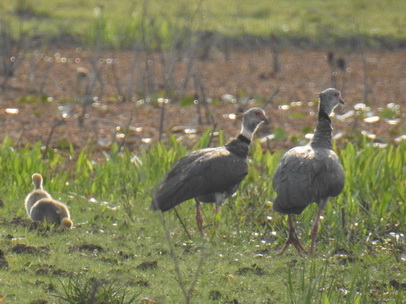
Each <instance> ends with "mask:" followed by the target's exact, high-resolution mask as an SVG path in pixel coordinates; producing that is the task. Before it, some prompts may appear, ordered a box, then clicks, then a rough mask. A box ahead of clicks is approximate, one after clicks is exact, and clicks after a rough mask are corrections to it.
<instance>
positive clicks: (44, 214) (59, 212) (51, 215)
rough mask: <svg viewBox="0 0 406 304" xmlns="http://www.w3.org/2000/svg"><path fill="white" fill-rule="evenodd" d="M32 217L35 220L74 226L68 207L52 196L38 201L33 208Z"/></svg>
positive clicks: (69, 226)
mask: <svg viewBox="0 0 406 304" xmlns="http://www.w3.org/2000/svg"><path fill="white" fill-rule="evenodd" d="M30 217H31V219H32V220H33V221H34V222H42V221H46V222H47V223H50V224H58V225H59V224H60V225H62V226H65V227H68V228H72V226H73V222H72V220H71V219H70V214H69V210H68V207H66V205H65V204H63V203H61V202H58V201H56V200H54V199H52V198H43V199H40V200H39V201H37V202H36V203H35V204H34V205H33V206H32V208H31V213H30Z"/></svg>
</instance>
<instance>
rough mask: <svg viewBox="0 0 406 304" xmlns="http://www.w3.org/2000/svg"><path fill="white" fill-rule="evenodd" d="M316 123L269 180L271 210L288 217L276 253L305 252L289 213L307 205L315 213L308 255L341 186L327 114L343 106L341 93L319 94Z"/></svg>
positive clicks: (339, 171) (302, 208) (283, 157)
mask: <svg viewBox="0 0 406 304" xmlns="http://www.w3.org/2000/svg"><path fill="white" fill-rule="evenodd" d="M319 99H320V103H319V113H318V123H317V127H316V130H315V133H314V136H313V138H312V140H311V141H310V143H309V144H307V145H305V146H299V147H295V148H292V149H290V150H289V151H287V152H286V153H285V154H284V155H283V156H282V158H281V160H280V162H279V165H278V167H277V168H276V172H275V175H274V178H273V187H274V189H275V191H276V193H277V197H276V199H275V201H274V204H273V208H274V210H275V211H278V212H280V213H283V214H287V215H288V224H289V237H288V239H287V241H286V243H285V246H284V247H283V249H282V251H281V252H280V254H282V253H283V252H284V251H285V249H286V248H287V247H288V246H289V244H293V245H294V246H295V247H296V249H297V251H298V252H299V254H301V253H307V252H306V250H305V249H304V248H303V246H302V245H301V243H300V242H299V239H298V237H297V235H296V231H295V227H294V223H293V214H301V213H302V212H303V210H304V209H305V208H306V207H307V206H308V205H309V204H311V203H317V204H318V212H317V216H316V219H315V221H314V223H313V226H312V230H311V247H310V254H313V251H314V247H315V244H316V239H317V231H318V226H319V221H320V216H321V214H322V212H323V209H324V207H325V205H326V203H327V200H328V199H329V198H330V197H335V196H337V195H339V194H340V193H341V191H342V189H343V187H344V182H345V174H344V169H343V167H342V166H341V164H340V161H339V159H338V157H337V155H336V154H335V153H334V151H333V150H332V145H331V134H332V130H333V128H332V127H331V119H330V114H331V113H332V112H333V110H334V108H335V107H336V106H337V105H338V104H340V103H341V104H344V100H343V99H342V98H341V93H340V91H338V90H337V89H333V88H329V89H327V90H325V91H323V92H321V93H320V95H319Z"/></svg>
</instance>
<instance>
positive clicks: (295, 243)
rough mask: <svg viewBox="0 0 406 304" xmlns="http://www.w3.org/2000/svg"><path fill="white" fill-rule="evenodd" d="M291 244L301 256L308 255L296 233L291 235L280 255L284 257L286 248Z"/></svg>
mask: <svg viewBox="0 0 406 304" xmlns="http://www.w3.org/2000/svg"><path fill="white" fill-rule="evenodd" d="M290 244H293V246H295V248H296V250H297V252H298V253H299V255H300V256H303V254H304V255H308V253H307V251H306V249H304V247H303V246H302V244H301V243H300V241H299V239H298V237H297V236H296V233H294V234H289V237H288V239H287V240H286V242H285V245H284V246H283V248H282V250H281V251H280V252H279V253H278V255H282V254H283V253H284V252H285V250H286V248H288V247H289V245H290Z"/></svg>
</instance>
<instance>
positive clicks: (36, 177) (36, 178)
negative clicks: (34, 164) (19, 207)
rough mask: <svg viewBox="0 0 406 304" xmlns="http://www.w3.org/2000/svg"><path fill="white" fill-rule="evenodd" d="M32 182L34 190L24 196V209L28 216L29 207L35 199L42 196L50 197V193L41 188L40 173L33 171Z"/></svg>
mask: <svg viewBox="0 0 406 304" xmlns="http://www.w3.org/2000/svg"><path fill="white" fill-rule="evenodd" d="M32 183H33V185H34V190H33V191H32V192H31V193H29V194H28V195H27V197H26V198H25V210H26V211H27V214H28V216H30V212H31V207H32V206H33V205H34V204H35V203H36V202H37V201H39V200H40V199H42V198H51V195H50V194H49V193H48V192H46V191H45V190H44V188H43V180H42V176H41V174H39V173H34V174H33V175H32Z"/></svg>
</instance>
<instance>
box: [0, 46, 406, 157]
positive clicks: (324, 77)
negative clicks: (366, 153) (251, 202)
mask: <svg viewBox="0 0 406 304" xmlns="http://www.w3.org/2000/svg"><path fill="white" fill-rule="evenodd" d="M273 55H274V54H272V52H271V51H270V50H255V51H249V52H248V51H241V52H239V51H234V52H232V53H230V54H228V55H227V56H226V55H225V54H223V53H221V52H212V53H211V54H210V56H209V58H208V59H207V60H197V59H190V58H189V57H188V56H187V55H177V56H172V55H168V54H166V55H162V54H158V53H154V54H149V55H147V54H143V53H133V52H125V51H124V52H119V53H115V54H113V53H112V52H104V53H100V54H97V55H95V53H94V52H92V51H88V50H84V49H81V48H76V49H69V48H64V49H59V50H52V51H51V50H45V51H44V50H32V51H30V52H24V53H19V54H16V55H15V58H12V59H11V60H15V63H16V69H15V71H14V74H13V76H11V77H9V78H8V79H5V77H4V75H3V76H1V77H0V83H2V84H3V85H4V86H3V89H2V91H1V94H0V124H1V129H2V134H1V138H0V139H3V138H4V137H5V136H6V135H7V136H9V137H11V138H12V139H13V140H14V141H15V142H16V143H18V144H19V145H25V144H32V143H34V142H36V141H41V142H43V143H44V144H45V143H46V142H47V140H48V138H49V136H50V133H51V130H52V128H53V127H55V128H54V130H53V131H54V132H53V133H52V134H51V135H52V136H51V138H50V147H53V148H60V149H62V148H63V147H64V146H65V144H66V142H71V143H73V145H74V147H75V148H77V149H81V148H83V147H85V146H86V145H88V144H92V145H94V147H95V148H96V149H99V150H103V149H109V145H110V144H111V142H114V141H116V142H120V143H124V144H125V145H126V146H127V147H128V148H130V149H131V150H134V151H136V150H137V149H139V148H142V147H146V146H148V145H149V144H150V143H152V142H154V141H156V140H158V139H159V136H160V131H159V130H160V118H161V113H162V104H160V103H158V102H157V99H158V97H165V98H169V99H170V103H168V104H166V105H165V117H164V120H163V122H164V123H163V135H162V136H163V138H164V139H165V138H166V137H167V136H168V135H171V134H173V133H176V134H178V136H179V137H182V139H184V140H185V142H193V141H195V140H196V137H198V135H199V134H200V133H201V132H203V131H204V130H206V129H207V128H210V127H211V125H212V124H216V127H217V128H218V129H223V130H225V133H226V135H227V136H233V135H236V134H237V133H238V131H239V128H240V126H239V124H240V122H239V121H236V120H233V119H230V118H229V117H228V116H226V117H225V116H224V114H229V113H235V112H238V111H242V110H244V109H247V108H248V107H249V106H251V105H252V104H260V105H261V106H263V107H264V108H265V110H266V112H267V114H268V115H269V117H270V119H271V123H270V124H269V125H267V126H263V127H262V128H261V130H260V132H259V134H258V136H259V137H261V138H262V137H264V136H266V135H269V134H272V133H273V132H274V130H275V129H278V128H279V129H282V130H284V131H285V135H286V136H284V137H282V139H281V138H279V140H278V141H276V140H273V141H271V142H270V145H269V144H268V146H271V147H272V148H275V149H278V148H288V147H289V146H291V145H293V144H296V143H298V142H300V139H303V138H304V136H305V133H306V132H308V131H309V128H310V130H311V129H312V128H313V126H314V125H315V111H317V108H316V104H314V103H313V104H312V103H309V102H311V101H315V100H316V98H317V93H318V92H320V91H321V90H323V89H325V88H327V87H330V86H332V85H334V86H336V87H337V88H338V89H341V90H342V96H343V97H344V99H345V100H346V104H345V106H343V107H340V108H338V109H337V111H336V112H337V117H336V118H334V119H333V124H334V132H335V133H336V134H337V133H340V134H341V139H342V140H357V136H356V135H357V134H360V132H361V131H366V133H365V132H364V134H366V135H368V136H370V137H371V138H375V139H374V141H375V142H382V143H395V144H396V143H398V141H396V140H395V139H397V140H399V138H400V136H401V135H402V134H405V133H406V125H405V122H404V121H405V116H406V114H405V108H406V94H405V88H406V53H405V52H404V51H379V52H378V51H376V52H375V51H374V52H372V51H371V52H366V53H363V54H362V53H335V54H334V58H333V61H332V63H333V64H329V62H328V60H327V57H328V56H327V52H325V51H318V52H316V51H283V52H281V53H280V54H279V56H278V57H277V63H278V68H279V71H275V65H274V62H275V56H273ZM334 83H335V84H334ZM86 92H87V93H88V94H87V93H86ZM86 96H89V98H88V99H87V100H88V101H89V102H88V105H89V106H87V107H86V111H85V112H83V104H84V100H86ZM193 99H199V100H200V105H201V108H200V109H201V112H202V113H203V118H202V119H201V121H200V122H199V116H198V115H197V113H198V107H197V106H196V105H194V104H192V105H189V106H181V104H188V103H190V102H191V101H192V100H193ZM204 99H205V100H209V101H211V102H210V103H208V105H207V107H204V104H203V103H202V100H204ZM253 100H257V102H258V103H252V102H253ZM360 103H365V105H362V104H360ZM365 106H366V108H365ZM368 107H369V108H368ZM207 110H208V112H209V113H210V115H212V116H211V117H212V119H211V118H210V119H208V118H207V117H206V115H204V114H205V113H207ZM351 111H354V112H351ZM82 115H83V117H82ZM341 115H344V116H341ZM81 117H82V118H83V119H81ZM371 117H372V118H371ZM377 117H378V118H377ZM338 118H340V119H338ZM368 118H369V120H368ZM365 119H366V120H365ZM402 120H403V121H402ZM80 121H82V123H79V122H80ZM194 130H196V134H193V133H194V132H195V131H194ZM190 133H192V134H190Z"/></svg>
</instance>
